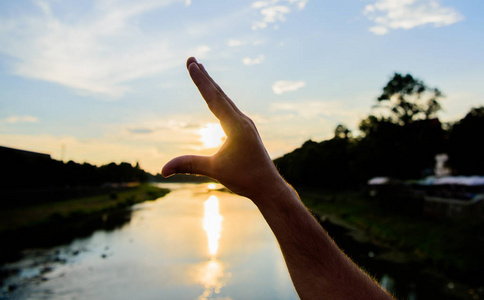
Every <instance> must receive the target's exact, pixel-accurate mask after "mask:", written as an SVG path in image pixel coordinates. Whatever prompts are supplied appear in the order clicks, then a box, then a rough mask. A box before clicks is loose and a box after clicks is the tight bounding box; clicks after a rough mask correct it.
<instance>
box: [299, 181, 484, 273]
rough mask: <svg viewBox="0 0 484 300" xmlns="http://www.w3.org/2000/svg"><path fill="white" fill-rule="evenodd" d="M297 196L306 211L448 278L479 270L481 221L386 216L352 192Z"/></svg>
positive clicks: (481, 266)
mask: <svg viewBox="0 0 484 300" xmlns="http://www.w3.org/2000/svg"><path fill="white" fill-rule="evenodd" d="M298 192H299V194H300V196H301V199H302V200H303V202H304V203H305V204H306V206H308V208H310V209H311V210H313V211H315V212H317V213H319V214H321V215H324V214H329V215H334V216H337V217H339V218H341V219H343V220H345V221H346V222H347V223H349V224H351V225H354V226H357V227H359V228H360V229H362V230H364V231H365V232H366V233H367V234H368V235H369V236H370V238H372V239H373V240H376V241H379V242H383V243H385V244H387V245H389V246H391V247H393V248H394V249H397V250H399V251H402V252H404V253H406V254H407V255H408V257H410V258H412V260H416V261H420V262H423V263H427V264H431V265H433V266H435V267H438V268H439V269H441V270H446V271H450V272H454V271H455V272H459V273H469V272H472V271H480V272H482V270H483V269H484V259H483V255H482V253H481V251H482V247H483V241H484V222H483V221H482V220H475V219H445V218H440V219H437V218H429V217H427V216H424V215H421V214H417V213H416V214H414V215H412V214H408V213H407V214H402V213H398V212H389V211H387V210H384V209H383V208H381V207H380V206H379V205H378V203H377V202H374V201H371V199H368V197H366V196H365V195H364V194H363V193H362V192H356V191H348V192H328V191H324V190H314V189H312V190H309V189H300V190H298Z"/></svg>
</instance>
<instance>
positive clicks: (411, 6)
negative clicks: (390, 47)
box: [364, 0, 464, 35]
mask: <svg viewBox="0 0 484 300" xmlns="http://www.w3.org/2000/svg"><path fill="white" fill-rule="evenodd" d="M364 14H365V15H366V16H367V17H368V19H369V20H371V21H373V22H374V23H375V26H373V27H371V28H370V29H369V30H370V31H371V32H373V33H374V34H378V35H384V34H387V33H388V32H389V31H390V30H391V29H412V28H414V27H417V26H423V25H427V24H432V25H434V26H435V27H441V26H447V25H451V24H454V23H457V22H459V21H462V20H463V19H464V17H463V16H462V15H461V14H459V13H458V12H457V11H456V10H455V9H453V8H450V7H443V6H441V4H440V0H377V1H375V3H374V4H369V5H367V6H366V7H365V10H364Z"/></svg>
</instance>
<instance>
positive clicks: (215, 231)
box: [198, 186, 230, 300]
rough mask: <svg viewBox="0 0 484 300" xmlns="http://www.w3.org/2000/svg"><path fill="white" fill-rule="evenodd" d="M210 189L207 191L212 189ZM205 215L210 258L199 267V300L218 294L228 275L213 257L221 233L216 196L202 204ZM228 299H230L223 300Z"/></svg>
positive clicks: (221, 218)
mask: <svg viewBox="0 0 484 300" xmlns="http://www.w3.org/2000/svg"><path fill="white" fill-rule="evenodd" d="M214 188H215V187H210V186H209V189H212V190H213V189H214ZM204 208H205V213H204V217H203V229H204V230H205V232H206V233H207V240H208V252H209V254H210V256H211V259H210V261H208V262H207V263H205V264H204V265H203V266H202V267H201V270H200V271H201V272H200V276H199V282H200V284H202V286H203V287H204V291H203V294H202V295H200V296H199V297H198V299H199V300H204V299H210V298H213V297H214V296H215V295H217V294H219V293H220V289H221V288H222V287H223V286H225V284H226V281H227V279H228V278H229V277H230V273H228V274H224V266H223V264H222V263H221V262H219V261H218V260H217V259H216V258H215V257H216V255H217V252H218V245H219V244H218V242H219V239H220V236H221V232H222V220H223V217H222V215H220V209H219V200H218V198H217V196H214V195H212V196H210V197H209V198H208V200H207V201H205V203H204ZM224 299H227V300H228V299H230V298H224Z"/></svg>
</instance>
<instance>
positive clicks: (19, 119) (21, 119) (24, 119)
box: [3, 116, 39, 124]
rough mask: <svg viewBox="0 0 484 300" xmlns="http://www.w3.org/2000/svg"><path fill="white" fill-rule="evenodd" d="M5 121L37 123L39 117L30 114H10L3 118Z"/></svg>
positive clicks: (11, 122)
mask: <svg viewBox="0 0 484 300" xmlns="http://www.w3.org/2000/svg"><path fill="white" fill-rule="evenodd" d="M3 121H4V122H5V123H8V124H17V123H37V122H38V121H39V119H37V118H36V117H32V116H10V117H8V118H6V119H4V120H3Z"/></svg>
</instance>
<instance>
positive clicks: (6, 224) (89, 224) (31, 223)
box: [0, 184, 169, 262]
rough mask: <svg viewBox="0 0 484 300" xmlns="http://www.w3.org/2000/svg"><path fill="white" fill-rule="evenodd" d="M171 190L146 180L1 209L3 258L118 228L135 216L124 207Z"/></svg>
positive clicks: (16, 257)
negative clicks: (86, 194) (102, 191)
mask: <svg viewBox="0 0 484 300" xmlns="http://www.w3.org/2000/svg"><path fill="white" fill-rule="evenodd" d="M168 192H169V190H167V189H162V188H157V187H155V186H152V185H149V184H142V185H139V186H137V187H133V188H131V189H128V190H120V191H119V192H113V191H112V192H110V193H105V194H101V195H97V196H93V197H86V198H76V199H70V200H65V201H58V202H51V203H44V204H38V205H29V206H23V207H17V208H11V209H3V210H1V211H0V240H2V243H3V244H4V246H3V247H2V248H1V249H0V256H1V259H0V262H2V261H9V260H15V259H18V258H19V257H20V256H21V251H22V249H25V248H31V247H44V246H54V245H58V244H62V243H67V242H69V241H70V240H72V239H74V238H77V237H82V236H87V235H89V234H91V233H92V232H93V231H95V230H98V229H108V230H109V229H114V228H116V227H119V226H122V225H123V224H125V223H126V222H127V221H129V219H130V218H131V212H130V211H128V210H126V209H124V208H126V207H129V206H131V205H133V204H135V203H139V202H143V201H146V200H155V199H158V198H160V197H163V196H165V195H166V194H167V193H168Z"/></svg>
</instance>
